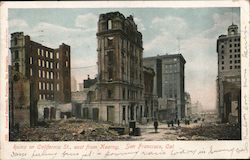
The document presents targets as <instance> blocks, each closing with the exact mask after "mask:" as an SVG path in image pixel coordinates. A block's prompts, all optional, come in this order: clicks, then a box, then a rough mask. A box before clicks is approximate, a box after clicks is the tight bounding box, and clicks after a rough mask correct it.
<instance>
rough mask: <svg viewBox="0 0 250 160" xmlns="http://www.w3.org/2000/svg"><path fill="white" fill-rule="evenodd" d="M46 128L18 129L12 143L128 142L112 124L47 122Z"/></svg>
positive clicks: (88, 121) (83, 121)
mask: <svg viewBox="0 0 250 160" xmlns="http://www.w3.org/2000/svg"><path fill="white" fill-rule="evenodd" d="M47 123H48V125H47V126H46V127H44V126H43V127H35V128H30V127H27V126H26V127H25V126H24V127H20V131H19V134H17V133H15V135H12V136H11V140H14V141H114V140H128V139H129V136H126V135H124V136H119V134H118V133H117V132H116V131H114V130H109V127H111V126H114V124H109V123H97V122H94V121H91V120H73V119H72V120H66V121H51V122H47Z"/></svg>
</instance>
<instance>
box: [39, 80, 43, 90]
mask: <svg viewBox="0 0 250 160" xmlns="http://www.w3.org/2000/svg"><path fill="white" fill-rule="evenodd" d="M38 88H39V90H41V89H42V84H41V82H39V83H38Z"/></svg>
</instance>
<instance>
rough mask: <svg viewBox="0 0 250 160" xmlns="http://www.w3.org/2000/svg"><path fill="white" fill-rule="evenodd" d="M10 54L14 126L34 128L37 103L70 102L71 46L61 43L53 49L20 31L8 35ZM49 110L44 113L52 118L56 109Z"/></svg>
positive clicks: (11, 106) (11, 104)
mask: <svg viewBox="0 0 250 160" xmlns="http://www.w3.org/2000/svg"><path fill="white" fill-rule="evenodd" d="M10 51H11V69H10V74H11V76H10V86H11V88H10V93H11V94H10V108H11V111H12V112H13V120H14V121H13V123H17V122H18V123H20V124H22V123H28V124H29V123H30V124H31V125H35V123H36V120H37V116H38V109H37V104H38V102H39V101H43V100H44V101H53V102H55V103H68V102H70V101H71V84H70V46H68V45H66V44H64V43H63V44H61V45H60V46H59V48H57V49H52V48H49V47H46V46H44V45H42V44H39V43H37V42H34V41H32V40H31V39H30V36H28V35H24V34H23V32H15V33H12V34H11V41H10ZM48 104H50V103H48ZM50 109H51V110H46V113H47V115H48V114H49V113H50V116H52V117H51V118H53V116H55V113H54V112H55V108H50ZM52 113H54V114H52Z"/></svg>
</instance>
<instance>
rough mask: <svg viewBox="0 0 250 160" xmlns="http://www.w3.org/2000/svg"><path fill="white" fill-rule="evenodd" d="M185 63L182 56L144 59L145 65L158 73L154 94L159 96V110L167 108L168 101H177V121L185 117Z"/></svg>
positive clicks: (155, 79)
mask: <svg viewBox="0 0 250 160" xmlns="http://www.w3.org/2000/svg"><path fill="white" fill-rule="evenodd" d="M185 63H186V61H185V59H184V58H183V56H182V55H181V54H172V55H161V56H155V57H147V58H144V59H143V65H144V66H147V67H151V68H153V69H154V71H155V73H156V76H155V77H154V94H155V95H157V96H158V102H159V108H167V106H166V105H167V100H168V99H169V100H173V99H175V101H176V108H175V110H176V111H175V119H181V118H184V117H185ZM164 106H165V107H164ZM166 114H167V113H166ZM162 117H164V116H162ZM167 117H169V116H167Z"/></svg>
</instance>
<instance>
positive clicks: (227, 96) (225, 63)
mask: <svg viewBox="0 0 250 160" xmlns="http://www.w3.org/2000/svg"><path fill="white" fill-rule="evenodd" d="M227 31H228V33H227V35H220V36H219V38H218V39H217V53H218V77H217V109H218V113H219V118H220V120H221V121H222V122H228V121H234V122H237V121H238V122H239V121H240V110H241V104H240V101H241V100H240V99H241V70H240V68H241V67H240V66H241V65H240V64H241V63H240V33H239V32H238V26H237V25H235V24H232V25H230V26H229V27H228V30H227Z"/></svg>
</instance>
